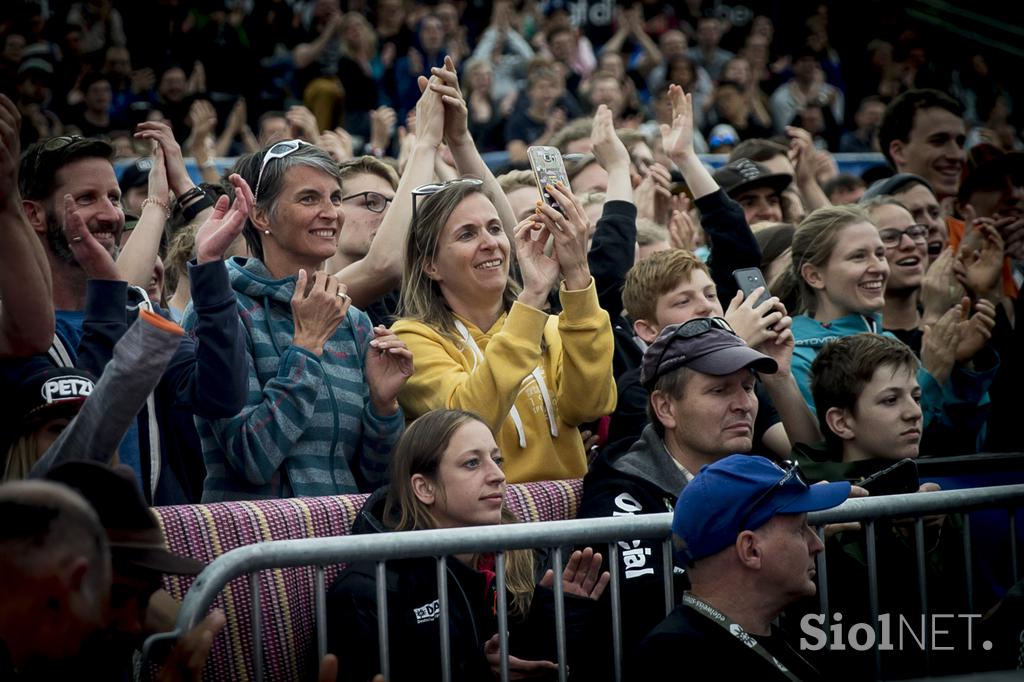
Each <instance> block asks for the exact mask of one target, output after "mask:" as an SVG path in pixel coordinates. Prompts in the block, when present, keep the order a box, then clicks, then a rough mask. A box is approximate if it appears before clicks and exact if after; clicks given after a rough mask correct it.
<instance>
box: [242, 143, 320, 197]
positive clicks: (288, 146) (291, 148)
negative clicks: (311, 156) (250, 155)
mask: <svg viewBox="0 0 1024 682" xmlns="http://www.w3.org/2000/svg"><path fill="white" fill-rule="evenodd" d="M304 144H309V143H308V142H306V141H305V140H285V141H284V142H278V143H277V144H275V145H273V146H271V147H270V149H268V150H267V153H266V154H264V155H263V163H261V164H260V174H259V175H257V176H256V189H255V191H254V192H253V193H252V199H253V203H256V202H258V201H259V198H260V182H261V181H262V180H263V171H264V170H266V168H267V164H268V163H270V162H271V161H273V160H274V159H283V158H284V157H286V156H288V155H289V154H291V153H293V152H295V151H296V150H298V148H299V147H301V146H302V145H304Z"/></svg>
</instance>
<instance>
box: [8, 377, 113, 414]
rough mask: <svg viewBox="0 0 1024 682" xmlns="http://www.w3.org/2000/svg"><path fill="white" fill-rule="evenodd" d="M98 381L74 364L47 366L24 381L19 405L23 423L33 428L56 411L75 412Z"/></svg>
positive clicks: (19, 390)
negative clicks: (70, 365)
mask: <svg viewBox="0 0 1024 682" xmlns="http://www.w3.org/2000/svg"><path fill="white" fill-rule="evenodd" d="M95 387H96V383H95V381H94V379H93V376H92V374H90V373H89V372H86V371H84V370H80V369H75V368H73V367H47V368H46V369H43V370H40V371H38V372H36V373H35V374H31V375H29V376H28V377H26V378H25V379H23V380H22V381H21V383H20V384H19V385H18V388H17V389H16V391H17V392H16V395H15V403H14V404H15V405H16V406H17V407H18V410H19V415H18V416H19V419H18V421H19V424H20V425H22V426H25V427H32V426H33V425H34V424H36V423H37V422H38V421H39V420H40V419H45V418H48V417H49V416H52V415H56V414H75V413H77V412H78V410H79V409H80V408H81V406H82V403H84V402H85V399H86V398H88V397H89V394H90V393H92V391H93V389H94V388H95Z"/></svg>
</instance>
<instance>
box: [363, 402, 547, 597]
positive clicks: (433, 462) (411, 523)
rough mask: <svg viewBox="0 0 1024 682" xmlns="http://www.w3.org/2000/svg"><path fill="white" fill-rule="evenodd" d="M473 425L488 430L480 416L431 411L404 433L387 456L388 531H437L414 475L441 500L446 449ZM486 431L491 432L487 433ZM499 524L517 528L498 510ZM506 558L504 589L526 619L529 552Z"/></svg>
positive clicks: (529, 594) (505, 511)
mask: <svg viewBox="0 0 1024 682" xmlns="http://www.w3.org/2000/svg"><path fill="white" fill-rule="evenodd" d="M471 421H477V422H480V423H481V424H484V425H485V426H486V423H485V422H484V420H483V419H481V418H480V417H479V416H478V415H476V414H474V413H472V412H466V411H464V410H432V411H430V412H427V413H426V414H424V415H423V416H421V417H420V418H419V419H417V420H416V421H414V422H413V423H412V424H411V425H410V426H409V428H407V429H406V430H405V433H403V434H402V437H401V438H400V439H399V440H398V443H397V444H396V445H395V449H394V451H393V452H392V453H391V462H390V464H389V476H390V481H391V487H390V488H389V489H388V494H387V498H386V499H385V501H384V518H383V519H381V520H382V521H383V522H384V524H385V525H386V526H388V527H389V528H393V529H394V530H424V529H429V528H437V527H438V523H437V519H436V518H435V517H434V514H433V512H432V511H431V508H430V507H428V506H427V505H425V504H423V502H421V501H420V499H419V498H418V497H417V496H416V493H415V491H414V490H413V487H412V477H413V476H414V475H416V474H419V475H421V476H425V477H426V478H429V479H430V480H431V481H432V482H433V483H434V485H435V486H436V488H437V491H438V495H439V496H440V499H441V500H444V499H445V490H444V484H443V483H442V482H441V480H440V478H439V477H438V476H437V472H438V469H439V468H440V466H441V460H442V459H443V458H444V454H445V451H446V450H447V449H448V444H449V443H450V442H451V439H452V437H453V436H454V435H455V432H456V431H458V430H459V429H460V428H461V427H462V426H464V425H465V424H467V423H468V422H471ZM488 428H490V427H488ZM501 522H502V523H516V522H518V519H516V517H515V515H514V514H512V512H510V511H509V510H508V509H507V508H505V507H504V506H503V507H502V513H501ZM505 555H506V565H507V572H506V581H505V586H506V589H507V590H508V591H509V592H510V593H511V594H512V609H511V611H512V612H513V613H514V614H515V615H517V616H520V617H525V616H526V614H527V613H529V611H530V602H531V601H532V600H533V590H534V585H535V582H536V580H535V575H534V552H533V550H532V549H519V550H511V551H508V552H506V553H505Z"/></svg>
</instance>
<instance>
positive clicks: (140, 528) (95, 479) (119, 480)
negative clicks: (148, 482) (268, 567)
mask: <svg viewBox="0 0 1024 682" xmlns="http://www.w3.org/2000/svg"><path fill="white" fill-rule="evenodd" d="M46 478H47V479H49V480H51V481H57V482H59V483H63V484H65V485H67V486H68V487H70V488H73V489H75V490H76V491H78V492H79V493H81V495H82V497H84V498H85V499H86V500H87V501H88V502H89V504H91V505H92V507H93V509H95V510H96V514H97V515H98V516H99V517H100V522H101V523H102V524H103V529H104V530H105V531H106V532H107V539H108V540H109V541H110V555H111V557H112V558H113V559H114V561H115V563H122V564H130V565H132V566H136V567H138V568H142V569H146V570H150V571H157V572H159V573H170V574H173V575H196V574H198V573H199V572H200V571H202V570H203V564H202V563H201V562H199V561H196V560H195V559H190V558H189V557H184V556H179V555H177V554H172V553H171V552H170V551H168V549H167V544H166V542H165V541H164V534H163V531H161V530H160V526H159V524H157V521H156V516H154V514H153V512H152V511H150V509H149V506H148V505H147V504H146V500H145V499H143V497H142V491H141V490H140V489H139V484H138V482H137V481H136V480H135V473H134V472H133V471H132V470H131V469H130V468H129V467H127V466H124V465H118V466H115V467H109V466H106V465H103V464H100V463H99V462H90V461H74V462H66V463H64V464H61V465H58V466H56V467H54V468H53V469H52V470H50V471H49V472H48V473H47V474H46Z"/></svg>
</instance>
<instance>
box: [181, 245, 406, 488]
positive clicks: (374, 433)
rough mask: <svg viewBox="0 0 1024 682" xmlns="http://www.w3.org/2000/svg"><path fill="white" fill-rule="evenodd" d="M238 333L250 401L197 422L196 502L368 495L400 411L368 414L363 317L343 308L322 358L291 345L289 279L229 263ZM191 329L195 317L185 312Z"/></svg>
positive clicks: (377, 481)
mask: <svg viewBox="0 0 1024 682" xmlns="http://www.w3.org/2000/svg"><path fill="white" fill-rule="evenodd" d="M228 273H229V276H230V279H231V288H232V289H233V290H234V292H235V298H236V300H237V302H238V314H239V317H240V318H241V321H242V328H243V329H244V331H245V342H246V351H247V355H248V376H249V393H248V400H247V401H246V406H245V407H244V408H243V409H242V411H241V412H240V413H239V414H237V415H235V416H234V417H232V418H230V419H217V420H208V419H203V418H200V417H196V426H197V427H198V430H199V435H200V437H201V439H202V445H203V458H204V459H205V461H206V471H207V476H206V481H205V484H204V486H203V502H221V501H225V500H251V499H267V498H279V497H293V496H315V495H337V494H343V493H355V492H370V491H372V490H375V489H376V488H378V487H380V486H381V485H382V484H383V483H384V482H385V479H386V474H387V463H388V458H389V456H390V453H391V449H392V447H393V446H394V445H395V443H396V442H397V440H398V437H399V436H400V435H401V434H402V430H403V428H404V418H403V416H402V413H401V411H398V412H397V413H395V414H394V415H391V416H388V417H380V416H378V415H376V414H375V413H374V412H373V409H372V406H371V403H370V391H369V387H368V385H367V383H366V378H365V374H364V372H363V367H364V358H365V357H366V351H367V349H368V348H369V343H370V340H371V339H372V338H373V328H372V325H371V323H370V319H369V318H368V317H367V316H366V314H365V313H364V312H362V311H361V310H358V309H356V308H354V307H352V308H349V311H348V314H347V316H346V318H345V319H344V320H343V321H342V323H341V324H340V325H339V326H338V329H337V330H336V331H335V333H334V336H332V337H331V339H330V340H328V342H327V343H326V344H325V345H324V351H323V354H322V356H321V357H319V358H318V357H317V356H316V355H314V354H312V353H310V352H308V351H306V350H305V349H302V348H299V347H297V346H294V345H292V336H293V334H294V332H295V327H294V323H293V321H292V312H291V298H292V294H293V292H294V291H295V277H287V278H285V279H273V276H272V275H271V274H270V272H269V271H268V270H267V268H266V266H265V265H264V264H263V263H262V262H261V261H259V260H257V259H253V258H250V259H244V258H233V259H231V260H230V261H228ZM182 324H183V326H184V327H185V328H186V329H190V328H191V327H192V326H193V325H194V324H195V314H194V313H193V312H192V310H191V308H189V309H188V310H186V312H185V316H184V319H183V320H182Z"/></svg>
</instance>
